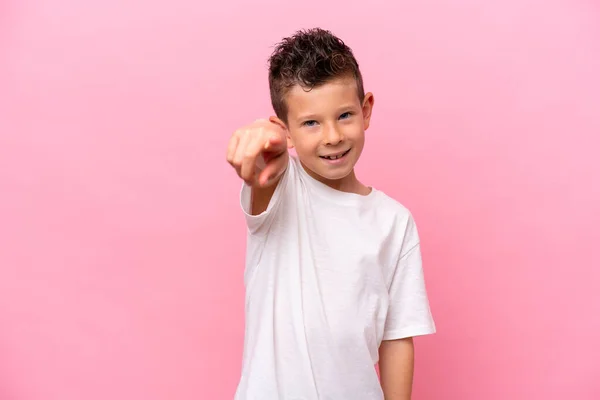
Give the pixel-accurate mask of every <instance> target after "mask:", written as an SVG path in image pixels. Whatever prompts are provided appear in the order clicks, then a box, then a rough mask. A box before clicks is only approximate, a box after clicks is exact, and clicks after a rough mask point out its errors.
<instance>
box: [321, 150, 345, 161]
mask: <svg viewBox="0 0 600 400" xmlns="http://www.w3.org/2000/svg"><path fill="white" fill-rule="evenodd" d="M344 154H346V152H343V153H342V154H338V155H337V156H328V157H323V158H326V159H328V160H337V159H338V158H341V157H342V156H343V155H344Z"/></svg>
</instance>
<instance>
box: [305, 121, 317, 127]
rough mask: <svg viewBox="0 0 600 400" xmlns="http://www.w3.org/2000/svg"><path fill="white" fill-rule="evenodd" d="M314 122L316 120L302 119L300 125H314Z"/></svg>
mask: <svg viewBox="0 0 600 400" xmlns="http://www.w3.org/2000/svg"><path fill="white" fill-rule="evenodd" d="M316 123H317V121H315V120H310V121H304V122H303V123H302V125H304V126H314V125H315V124H316Z"/></svg>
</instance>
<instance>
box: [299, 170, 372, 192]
mask: <svg viewBox="0 0 600 400" xmlns="http://www.w3.org/2000/svg"><path fill="white" fill-rule="evenodd" d="M300 164H301V165H302V168H304V171H306V173H307V174H308V175H310V176H311V177H312V178H313V179H315V180H317V181H319V182H321V183H323V184H325V185H327V186H329V187H330V188H332V189H335V190H339V191H340V192H346V193H355V194H358V195H361V196H366V195H368V194H369V193H371V190H372V189H371V188H370V187H368V186H366V185H364V184H363V183H362V182H360V181H359V180H358V178H357V177H356V173H355V172H354V169H352V172H350V173H349V174H348V175H347V176H345V177H343V178H342V179H326V178H323V177H322V176H321V175H318V174H316V173H314V172H313V171H311V170H310V169H309V168H307V167H306V166H305V165H304V164H303V163H302V162H300Z"/></svg>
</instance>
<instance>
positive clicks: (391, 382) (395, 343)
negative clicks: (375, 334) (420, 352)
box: [379, 338, 414, 400]
mask: <svg viewBox="0 0 600 400" xmlns="http://www.w3.org/2000/svg"><path fill="white" fill-rule="evenodd" d="M379 374H380V377H381V387H382V389H383V394H384V396H385V400H410V398H411V394H412V384H413V374H414V343H413V340H412V338H407V339H399V340H389V341H383V342H382V343H381V346H380V347H379Z"/></svg>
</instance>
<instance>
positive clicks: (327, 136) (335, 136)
mask: <svg viewBox="0 0 600 400" xmlns="http://www.w3.org/2000/svg"><path fill="white" fill-rule="evenodd" d="M323 135H324V137H323V139H324V142H325V144H326V145H336V144H338V143H340V142H341V141H342V140H343V139H344V136H343V135H342V133H341V132H340V131H338V130H337V129H335V128H327V129H325V131H324V132H323Z"/></svg>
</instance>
